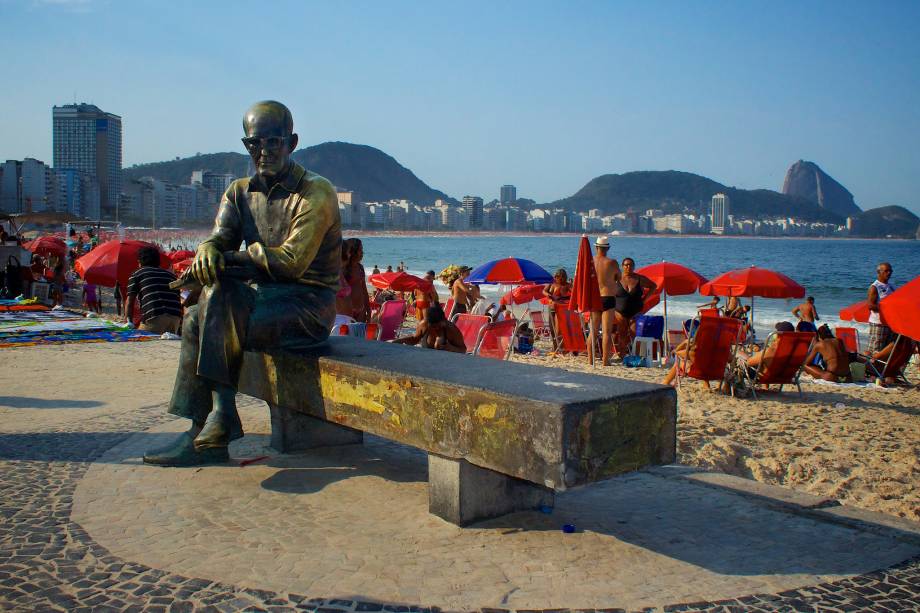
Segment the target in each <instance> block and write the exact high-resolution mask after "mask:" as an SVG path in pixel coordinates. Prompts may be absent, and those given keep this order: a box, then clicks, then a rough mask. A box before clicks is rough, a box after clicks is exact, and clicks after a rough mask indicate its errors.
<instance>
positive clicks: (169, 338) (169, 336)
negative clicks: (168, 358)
mask: <svg viewBox="0 0 920 613" xmlns="http://www.w3.org/2000/svg"><path fill="white" fill-rule="evenodd" d="M181 338H182V337H181V336H179V335H178V334H173V333H172V332H164V333H163V334H161V335H160V339H162V340H164V341H178V340H180V339H181Z"/></svg>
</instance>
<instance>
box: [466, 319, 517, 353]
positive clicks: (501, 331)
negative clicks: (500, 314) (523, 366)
mask: <svg viewBox="0 0 920 613" xmlns="http://www.w3.org/2000/svg"><path fill="white" fill-rule="evenodd" d="M516 329H517V321H516V320H514V319H505V320H503V321H496V322H494V323H490V324H487V325H485V326H484V327H483V328H482V330H481V331H480V333H479V342H478V343H477V345H476V348H475V350H474V351H473V355H478V356H482V357H484V358H494V359H496V360H507V359H508V358H509V357H511V348H512V347H513V346H514V335H515V330H516Z"/></svg>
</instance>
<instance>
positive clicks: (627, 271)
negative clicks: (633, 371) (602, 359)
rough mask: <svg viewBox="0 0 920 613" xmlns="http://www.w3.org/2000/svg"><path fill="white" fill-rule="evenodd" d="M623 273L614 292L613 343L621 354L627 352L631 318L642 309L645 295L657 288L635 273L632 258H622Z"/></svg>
mask: <svg viewBox="0 0 920 613" xmlns="http://www.w3.org/2000/svg"><path fill="white" fill-rule="evenodd" d="M622 264H623V273H622V274H621V275H620V278H619V279H617V291H616V294H614V296H613V297H614V301H615V302H614V307H613V308H614V310H615V311H616V322H615V326H616V332H615V337H614V344H615V345H616V348H617V353H619V354H620V355H621V356H624V355H626V354H627V353H629V341H630V325H631V324H632V318H633V317H635V316H636V315H638V314H639V313H640V312H641V311H642V306H643V304H644V303H645V297H646V296H647V295H649V294H651V293H652V292H654V291H655V290H656V289H657V287H658V286H657V285H655V283H654V282H653V281H652V280H651V279H649V278H648V277H646V276H644V275H640V274H637V273H636V272H634V271H635V269H636V262H635V260H633V259H632V258H623V263H622Z"/></svg>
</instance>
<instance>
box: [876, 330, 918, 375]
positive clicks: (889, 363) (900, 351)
mask: <svg viewBox="0 0 920 613" xmlns="http://www.w3.org/2000/svg"><path fill="white" fill-rule="evenodd" d="M915 348H916V343H915V342H914V341H913V340H912V339H910V338H908V337H906V336H904V335H903V334H899V335H898V336H897V338H895V339H894V346H893V347H892V348H891V353H890V354H888V359H887V360H880V359H876V358H872V356H869V357H870V358H871V359H870V360H869V361H868V362H867V363H866V367H867V368H871V369H872V371H873V372H874V373H875V375H876V376H877V377H878V378H879V379H881V380H882V381H884V380H885V379H886V378H889V377H891V378H893V379H895V380H896V381H901V382H903V383H906V384H908V385H910V381H908V380H907V377H906V376H905V375H904V369H905V367H906V366H907V363H908V362H909V361H910V357H911V356H912V355H913V354H914V350H915Z"/></svg>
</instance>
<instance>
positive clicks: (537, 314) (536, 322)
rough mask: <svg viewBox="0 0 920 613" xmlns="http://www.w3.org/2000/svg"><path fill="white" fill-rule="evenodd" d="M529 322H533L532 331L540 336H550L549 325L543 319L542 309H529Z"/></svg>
mask: <svg viewBox="0 0 920 613" xmlns="http://www.w3.org/2000/svg"><path fill="white" fill-rule="evenodd" d="M530 322H531V323H532V324H533V333H534V334H535V335H537V336H540V337H541V338H552V334H551V333H550V330H549V326H548V325H546V322H545V321H544V320H543V311H530Z"/></svg>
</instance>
